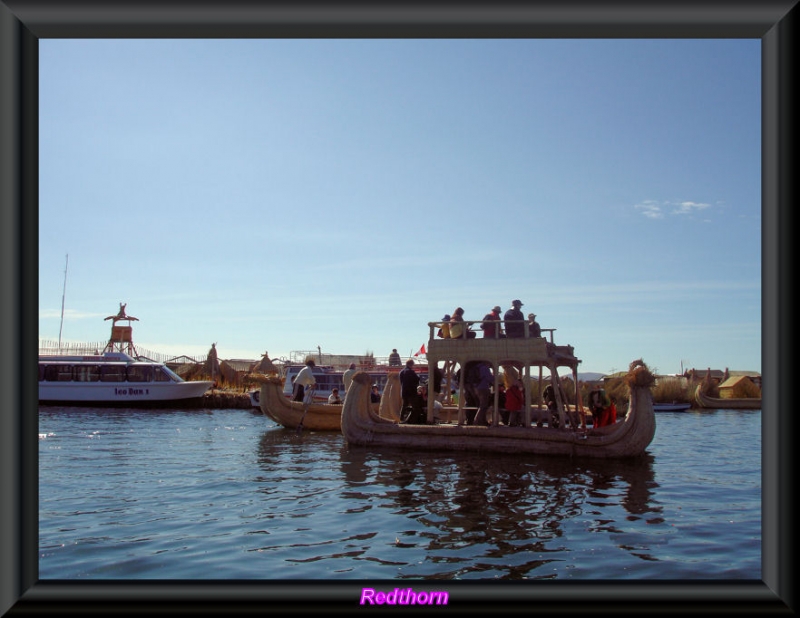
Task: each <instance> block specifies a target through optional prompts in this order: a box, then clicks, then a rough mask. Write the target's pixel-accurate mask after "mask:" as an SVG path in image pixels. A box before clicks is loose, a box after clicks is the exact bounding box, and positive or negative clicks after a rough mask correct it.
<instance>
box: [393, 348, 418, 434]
mask: <svg viewBox="0 0 800 618" xmlns="http://www.w3.org/2000/svg"><path fill="white" fill-rule="evenodd" d="M398 377H399V378H400V398H401V399H402V407H401V408H400V418H401V419H404V418H405V421H404V422H411V421H413V420H417V419H410V418H409V415H411V413H412V411H413V410H417V409H418V407H419V406H418V401H417V399H418V395H417V387H418V386H419V376H418V375H417V372H416V371H414V360H413V359H411V358H409V359H408V360H407V361H406V367H405V369H403V370H402V371H401V372H400V375H399V376H398Z"/></svg>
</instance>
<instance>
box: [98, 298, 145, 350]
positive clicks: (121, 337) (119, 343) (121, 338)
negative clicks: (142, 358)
mask: <svg viewBox="0 0 800 618" xmlns="http://www.w3.org/2000/svg"><path fill="white" fill-rule="evenodd" d="M125 306H126V303H120V304H119V312H118V313H117V314H116V315H110V316H108V317H107V318H105V319H106V320H111V338H110V339H109V340H108V343H107V344H106V347H105V349H104V350H103V351H104V352H125V353H126V354H128V355H129V356H132V357H133V358H137V357H138V354H137V353H136V348H135V347H134V345H133V327H132V326H131V322H138V321H139V318H135V317H133V316H132V315H126V313H125ZM122 320H125V321H127V324H126V325H125V326H121V325H118V324H117V322H120V321H122Z"/></svg>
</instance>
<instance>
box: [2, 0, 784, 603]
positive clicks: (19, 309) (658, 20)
mask: <svg viewBox="0 0 800 618" xmlns="http://www.w3.org/2000/svg"><path fill="white" fill-rule="evenodd" d="M796 1H797V0H784V1H774V0H773V1H768V2H759V1H758V0H748V1H733V2H719V1H708V0H706V1H705V2H684V1H682V2H668V1H665V0H658V1H656V2H648V3H633V2H624V1H623V2H621V3H617V4H611V3H608V2H604V1H603V0H600V1H599V2H576V1H575V0H565V1H562V2H559V1H557V0H549V1H548V2H527V3H523V2H514V3H501V4H489V3H484V4H478V3H462V4H428V3H413V4H407V3H406V4H393V5H384V4H377V3H376V4H367V3H353V4H318V3H311V2H293V3H290V4H289V3H287V4H278V3H270V2H257V1H250V2H247V1H242V0H231V1H230V2H211V1H206V2H202V1H200V2H180V1H176V0H167V1H165V2H158V1H153V0H144V1H141V2H135V1H134V0H124V1H121V2H113V3H112V2H99V1H96V0H94V1H92V0H88V1H83V2H81V1H73V0H64V1H63V2H49V1H46V0H27V1H26V0H0V252H2V254H1V255H2V259H0V273H1V274H0V283H1V284H2V291H3V294H2V295H0V344H1V346H0V349H2V350H3V351H4V352H5V354H4V356H3V357H2V361H0V362H1V363H2V368H3V371H2V372H0V376H2V378H0V379H2V381H3V388H2V389H0V423H1V424H0V481H1V483H0V487H1V489H0V547H2V548H3V549H2V552H0V614H5V613H6V612H7V613H8V615H23V614H24V615H30V614H50V613H53V614H56V613H78V612H79V613H81V614H95V613H102V614H110V613H118V612H119V613H129V614H140V613H145V612H150V611H159V612H175V613H178V612H182V613H186V612H196V613H202V614H212V615H213V614H230V613H264V612H271V611H289V612H293V613H298V612H305V611H317V612H326V613H337V612H339V611H353V610H355V611H361V612H365V611H370V610H369V609H367V608H365V607H360V606H359V605H358V598H359V596H360V591H361V588H362V587H363V586H365V585H366V586H373V587H381V586H379V582H360V581H347V582H335V583H334V582H317V581H294V582H291V581H290V582H270V581H259V580H254V581H252V582H249V581H248V582H244V581H231V582H227V581H202V582H197V583H193V582H185V581H123V582H121V581H114V582H98V581H95V582H82V581H78V582H72V581H51V580H48V581H39V579H38V445H37V435H38V427H37V423H38V413H37V409H38V406H37V397H36V392H37V391H36V380H35V375H36V371H35V367H36V365H35V363H36V355H35V348H36V343H35V342H36V341H37V336H38V322H37V319H36V314H37V312H38V139H39V132H38V41H39V39H41V38H247V37H258V38H262V37H275V38H298V37H300V38H318V37H323V38H393V37H397V38H495V37H497V38H515V37H533V38H754V39H755V38H757V39H761V42H762V45H761V49H762V136H763V137H762V140H763V141H762V145H763V150H762V183H763V187H762V290H763V296H762V374H763V399H764V405H765V407H764V410H763V412H762V434H763V441H762V444H763V454H762V478H763V485H762V487H763V491H762V511H763V512H762V555H763V558H762V576H763V580H762V581H739V580H737V581H702V580H700V581H679V582H675V581H664V582H660V581H659V582H604V581H598V582H588V583H586V582H581V583H574V582H565V581H556V582H545V583H539V582H536V583H535V584H533V585H531V584H525V585H502V586H501V585H498V584H491V583H488V582H439V583H440V584H441V585H439V586H437V585H431V582H415V583H414V586H413V587H414V589H415V590H423V589H426V590H441V589H446V590H448V591H449V593H450V604H449V605H448V606H447V607H436V608H435V609H433V610H430V611H437V612H452V611H458V612H460V613H464V612H469V613H478V612H480V613H483V612H485V611H497V610H498V609H502V611H507V612H513V613H518V612H519V613H521V612H535V613H537V614H545V613H548V614H549V613H554V614H564V613H595V612H597V613H604V612H607V611H610V610H614V611H618V612H624V613H634V612H635V613H640V612H656V613H659V614H670V613H678V612H683V611H694V612H702V613H721V612H726V613H734V614H749V613H755V612H758V613H762V612H769V613H787V614H792V613H794V609H795V593H794V590H793V587H794V581H795V580H794V576H795V571H794V567H795V556H794V525H795V517H794V515H795V512H796V511H795V508H794V505H793V500H792V498H793V493H794V490H795V476H794V467H793V463H794V459H795V458H794V453H793V449H792V444H791V440H792V439H793V438H794V436H795V435H796V433H795V421H794V418H793V414H792V411H791V410H790V407H789V406H790V402H791V399H790V396H791V393H790V391H789V385H790V384H791V381H792V375H791V372H792V370H793V369H794V358H793V356H792V354H791V349H790V345H791V342H792V341H794V323H793V317H794V316H793V315H792V311H791V309H792V307H791V295H792V291H793V287H794V283H795V277H794V262H793V259H792V258H793V254H794V243H793V238H792V236H791V235H792V234H793V232H794V230H795V229H796V228H795V225H794V223H795V222H794V217H793V211H792V207H793V206H794V205H795V204H797V201H796V199H795V198H796V193H795V180H794V175H795V170H796V165H795V160H796V159H795V155H796V150H797V134H796V121H795V117H796V116H795V114H796V112H795V111H794V110H795V109H797V107H798V106H797V98H796V96H795V92H794V88H795V81H796V75H797V69H796V64H795V62H794V57H795V56H796V51H797V50H796V47H797V44H796V35H797V13H798V11H797V8H796ZM516 583H518V582H511V583H510V584H516ZM385 585H386V589H387V590H388V589H391V588H392V587H394V586H395V585H399V582H396V581H395V582H386V583H385ZM381 609H382V610H383V611H386V609H387V608H381ZM398 609H399V608H398ZM418 611H426V610H424V609H422V608H418Z"/></svg>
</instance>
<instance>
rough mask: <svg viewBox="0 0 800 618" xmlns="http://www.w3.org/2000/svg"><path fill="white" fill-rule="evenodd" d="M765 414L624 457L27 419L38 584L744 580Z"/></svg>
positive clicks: (216, 418) (689, 429) (135, 415)
mask: <svg viewBox="0 0 800 618" xmlns="http://www.w3.org/2000/svg"><path fill="white" fill-rule="evenodd" d="M759 428H760V415H759V414H753V413H748V414H741V413H731V412H724V411H722V412H720V411H717V412H714V413H712V414H676V415H666V416H663V418H660V420H659V426H658V430H657V432H656V436H655V439H654V440H653V443H652V445H651V447H650V449H649V450H650V452H651V454H652V456H648V457H645V458H641V459H637V460H631V461H602V460H594V459H589V460H580V459H570V458H560V457H540V458H530V457H526V458H520V457H515V456H511V455H509V456H497V455H481V454H475V453H457V452H448V453H442V454H436V453H431V452H420V453H415V452H412V451H407V450H403V449H400V450H393V449H389V448H382V449H380V450H376V449H369V448H364V447H354V448H348V446H347V445H346V444H345V442H344V439H343V437H342V436H341V434H336V433H332V432H328V433H314V432H310V431H303V432H301V434H297V432H295V431H293V430H285V429H283V428H281V427H278V426H276V425H275V424H274V423H272V422H271V421H266V420H265V419H264V417H263V415H261V414H260V412H259V413H256V414H254V413H251V412H250V411H240V410H211V411H148V412H147V413H143V412H138V411H134V410H129V411H124V412H123V411H120V410H85V411H81V410H75V409H70V410H61V409H45V408H42V409H40V414H39V433H40V440H39V549H40V552H39V569H40V571H39V572H40V577H41V578H42V579H53V578H59V579H60V578H64V579H92V578H99V579H109V578H110V579H115V578H121V579H130V578H157V579H183V580H202V579H227V580H235V579H256V580H295V579H308V580H325V581H327V580H331V579H349V580H355V579H361V580H398V579H401V580H410V579H433V580H472V579H474V580H549V579H558V580H564V579H572V580H582V581H587V580H592V581H594V580H597V579H631V580H656V579H673V580H675V579H758V578H759V577H760V574H761V568H760V560H761V470H760V433H759Z"/></svg>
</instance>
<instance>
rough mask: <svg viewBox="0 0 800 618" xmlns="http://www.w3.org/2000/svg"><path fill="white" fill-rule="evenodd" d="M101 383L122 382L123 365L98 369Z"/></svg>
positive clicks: (104, 366)
mask: <svg viewBox="0 0 800 618" xmlns="http://www.w3.org/2000/svg"><path fill="white" fill-rule="evenodd" d="M100 381H101V382H124V381H125V365H103V366H102V367H100Z"/></svg>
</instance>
